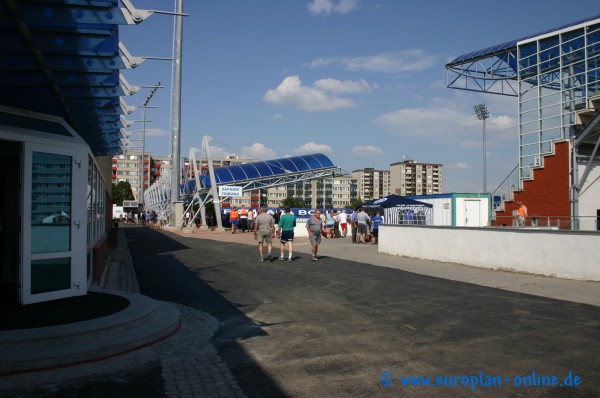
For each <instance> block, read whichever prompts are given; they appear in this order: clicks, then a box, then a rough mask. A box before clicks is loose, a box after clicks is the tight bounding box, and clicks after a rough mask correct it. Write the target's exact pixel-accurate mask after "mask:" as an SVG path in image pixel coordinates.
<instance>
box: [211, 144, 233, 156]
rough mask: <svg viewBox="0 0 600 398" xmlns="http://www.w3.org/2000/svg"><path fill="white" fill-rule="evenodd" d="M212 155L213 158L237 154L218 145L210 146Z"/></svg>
mask: <svg viewBox="0 0 600 398" xmlns="http://www.w3.org/2000/svg"><path fill="white" fill-rule="evenodd" d="M210 156H211V157H213V158H224V157H226V156H237V155H236V154H235V153H233V152H228V151H226V150H225V149H224V148H221V147H218V146H212V145H211V146H210Z"/></svg>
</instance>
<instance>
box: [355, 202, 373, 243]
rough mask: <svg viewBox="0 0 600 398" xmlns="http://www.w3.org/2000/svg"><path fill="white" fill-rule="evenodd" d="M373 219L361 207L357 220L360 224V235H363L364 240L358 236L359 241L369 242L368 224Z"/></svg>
mask: <svg viewBox="0 0 600 398" xmlns="http://www.w3.org/2000/svg"><path fill="white" fill-rule="evenodd" d="M369 221H371V220H370V219H369V215H368V214H367V213H365V210H364V209H359V210H358V214H357V215H356V222H357V224H358V235H359V236H362V242H361V239H360V237H359V236H357V241H358V243H367V224H368V223H369Z"/></svg>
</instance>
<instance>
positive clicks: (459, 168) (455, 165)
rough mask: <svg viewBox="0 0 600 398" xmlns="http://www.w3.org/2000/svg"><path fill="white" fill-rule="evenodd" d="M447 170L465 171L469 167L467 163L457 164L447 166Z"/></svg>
mask: <svg viewBox="0 0 600 398" xmlns="http://www.w3.org/2000/svg"><path fill="white" fill-rule="evenodd" d="M447 167H448V168H449V169H458V170H466V169H470V168H471V165H470V164H468V163H463V162H458V163H454V164H450V165H448V166H447Z"/></svg>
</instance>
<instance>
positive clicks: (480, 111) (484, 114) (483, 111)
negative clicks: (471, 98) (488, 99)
mask: <svg viewBox="0 0 600 398" xmlns="http://www.w3.org/2000/svg"><path fill="white" fill-rule="evenodd" d="M473 109H475V114H476V115H477V119H479V120H483V193H487V153H486V152H487V149H486V145H487V143H486V137H485V119H487V118H489V117H490V113H489V112H488V110H487V107H486V106H485V104H479V105H475V106H474V107H473Z"/></svg>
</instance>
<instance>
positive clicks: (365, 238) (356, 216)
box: [350, 208, 383, 245]
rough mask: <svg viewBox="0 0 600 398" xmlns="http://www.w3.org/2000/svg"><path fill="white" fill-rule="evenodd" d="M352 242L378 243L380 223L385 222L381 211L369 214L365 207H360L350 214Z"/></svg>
mask: <svg viewBox="0 0 600 398" xmlns="http://www.w3.org/2000/svg"><path fill="white" fill-rule="evenodd" d="M350 220H351V228H352V243H365V244H366V243H371V244H372V245H376V244H377V241H378V239H379V225H380V224H381V223H382V222H383V216H382V215H381V212H380V211H376V212H375V214H374V215H373V216H369V214H367V212H365V210H364V209H363V208H358V209H356V210H355V211H353V212H352V214H351V215H350Z"/></svg>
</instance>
